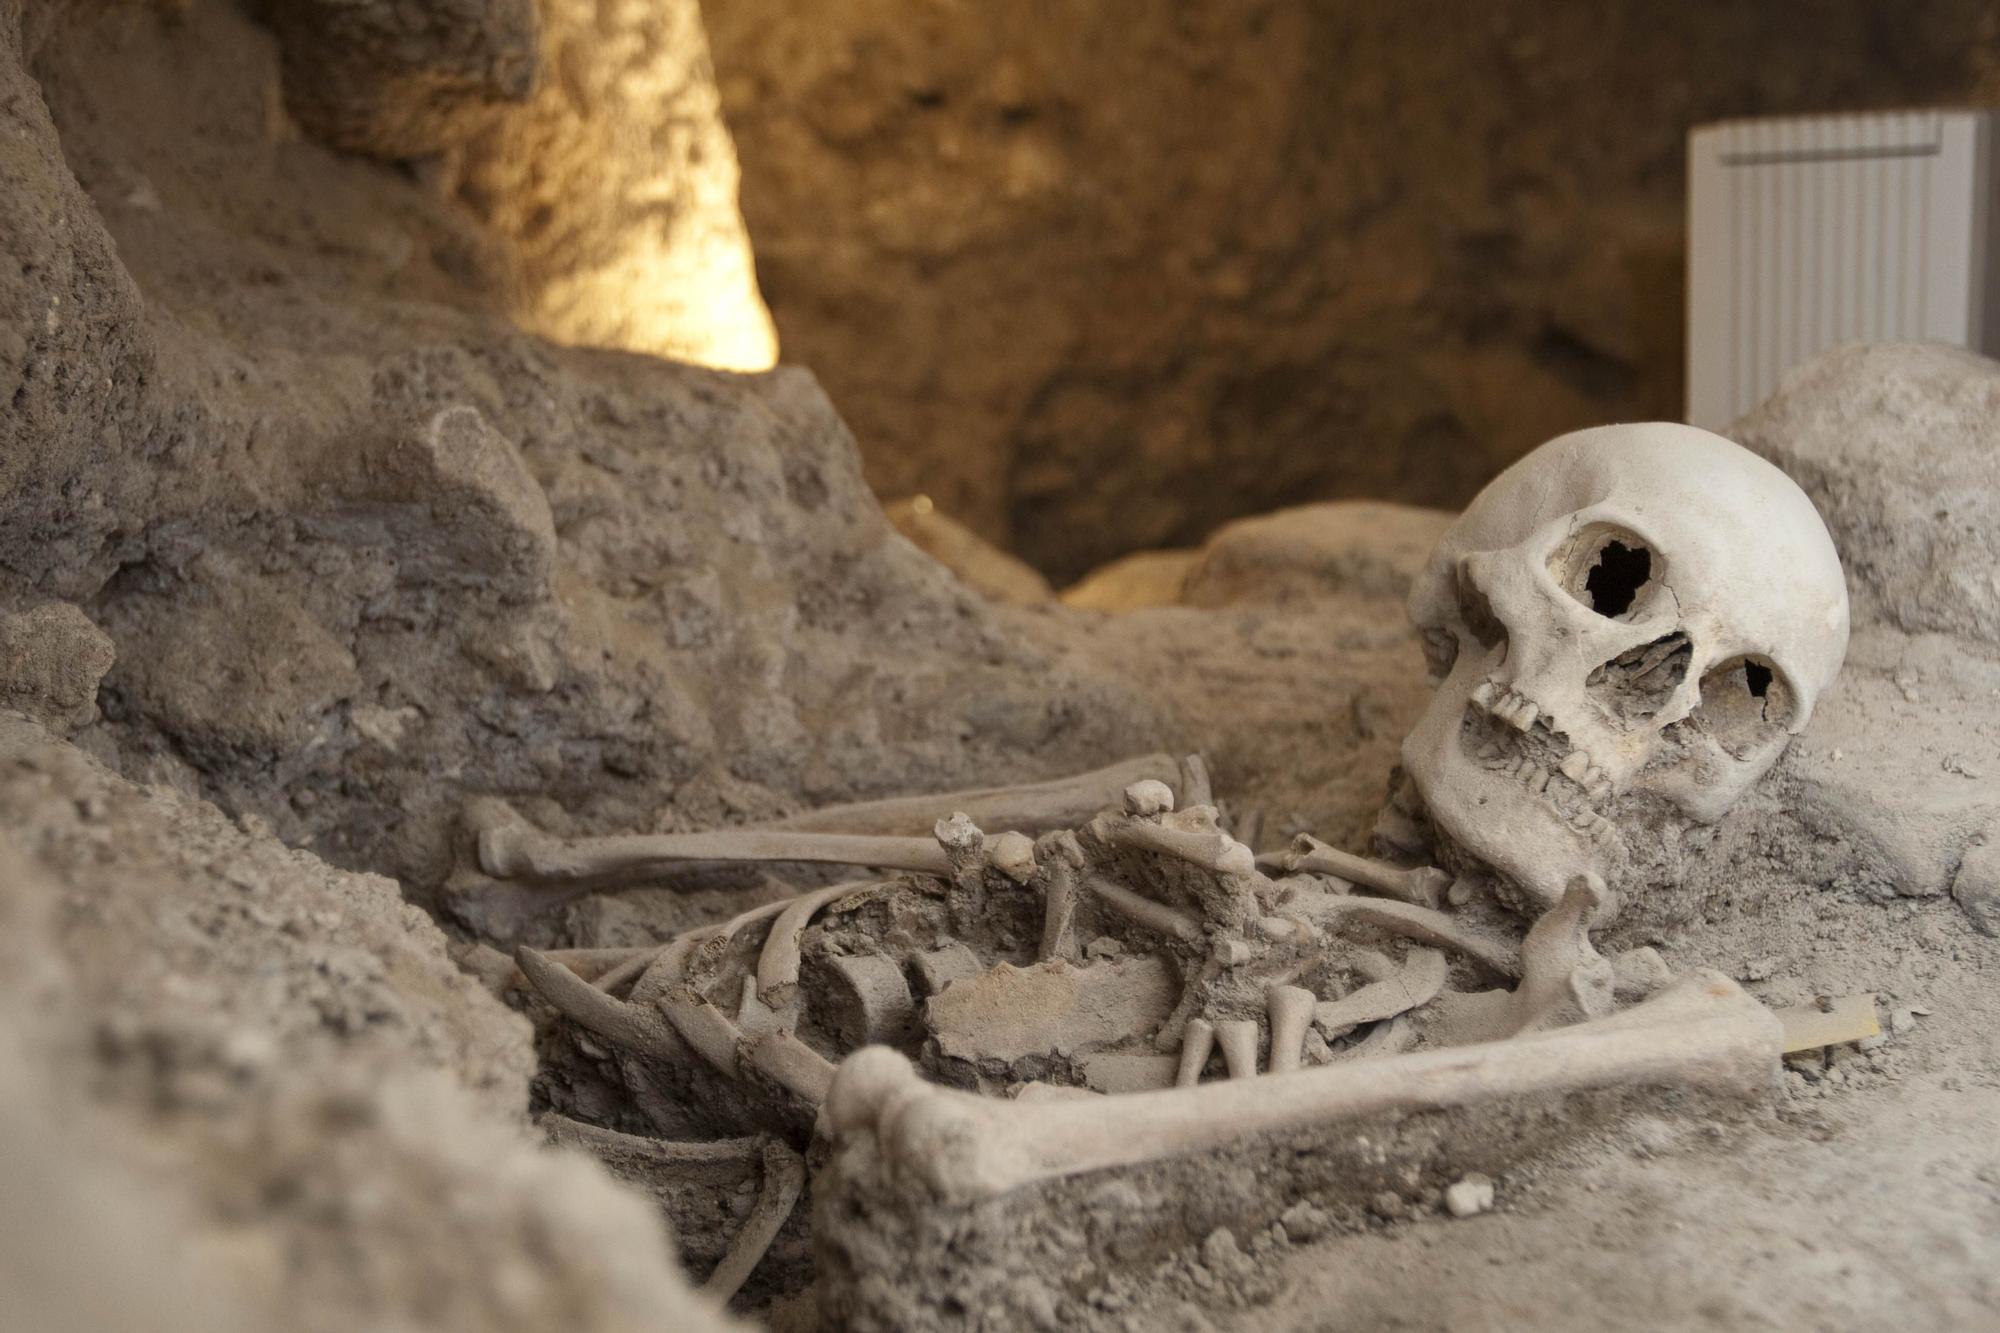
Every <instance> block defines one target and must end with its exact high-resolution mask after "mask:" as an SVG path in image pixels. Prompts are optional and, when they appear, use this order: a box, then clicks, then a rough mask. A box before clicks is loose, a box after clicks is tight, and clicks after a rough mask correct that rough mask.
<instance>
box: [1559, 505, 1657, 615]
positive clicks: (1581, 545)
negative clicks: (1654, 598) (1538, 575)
mask: <svg viewBox="0 0 2000 1333" xmlns="http://www.w3.org/2000/svg"><path fill="white" fill-rule="evenodd" d="M1663 567H1664V566H1663V564H1662V562H1661V560H1660V558H1659V556H1658V555H1657V554H1655V553H1654V551H1653V549H1652V548H1651V547H1650V546H1648V545H1647V544H1646V542H1645V539H1644V538H1642V537H1639V536H1637V535H1636V534H1634V533H1631V532H1628V531H1626V530H1625V529H1624V528H1621V527H1617V526H1616V525H1614V524H1610V523H1593V524H1591V525H1590V526H1588V527H1586V528H1584V529H1582V530H1581V531H1579V532H1577V533H1576V534H1574V535H1573V536H1571V537H1570V538H1569V539H1568V540H1566V541H1564V542H1563V543H1562V545H1560V546H1558V547H1557V548H1556V549H1555V551H1554V552H1553V553H1552V554H1551V555H1550V556H1549V573H1550V574H1551V575H1552V576H1553V577H1554V578H1555V581H1556V582H1557V583H1559V584H1561V585H1562V589H1563V591H1564V592H1566V593H1568V594H1569V595H1570V596H1571V597H1573V598H1575V599H1576V600H1577V601H1579V602H1581V603H1582V604H1583V605H1585V606H1587V607H1589V608H1590V609H1591V610H1592V611H1593V612H1595V613H1596V614H1598V615H1600V616H1603V617H1605V618H1606V619H1607V620H1631V619H1632V618H1633V617H1634V616H1636V615H1637V614H1638V613H1639V612H1640V611H1641V610H1643V609H1644V608H1645V604H1646V602H1647V601H1649V600H1650V594H1651V592H1652V590H1653V589H1654V588H1655V587H1656V586H1658V583H1659V576H1660V573H1661V570H1662V568H1663Z"/></svg>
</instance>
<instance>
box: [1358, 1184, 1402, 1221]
mask: <svg viewBox="0 0 2000 1333" xmlns="http://www.w3.org/2000/svg"><path fill="white" fill-rule="evenodd" d="M1368 1211H1369V1212H1371V1213H1373V1214H1375V1216H1377V1217H1379V1218H1381V1219H1382V1220H1383V1221H1384V1222H1396V1221H1400V1220H1401V1219H1403V1218H1405V1217H1408V1216H1409V1215H1410V1205H1409V1204H1408V1203H1407V1202H1405V1201H1404V1199H1403V1196H1402V1195H1400V1194H1398V1193H1396V1191H1394V1190H1383V1191H1382V1192H1381V1193H1380V1194H1378V1195H1376V1196H1375V1197H1374V1198H1372V1199H1370V1200H1369V1201H1368Z"/></svg>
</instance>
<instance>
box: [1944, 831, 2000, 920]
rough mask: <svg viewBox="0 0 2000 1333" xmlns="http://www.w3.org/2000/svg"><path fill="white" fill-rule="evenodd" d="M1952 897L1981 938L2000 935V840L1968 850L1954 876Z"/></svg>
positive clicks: (1985, 841) (1988, 841) (1988, 839)
mask: <svg viewBox="0 0 2000 1333" xmlns="http://www.w3.org/2000/svg"><path fill="white" fill-rule="evenodd" d="M1951 896H1952V898H1953V899H1954V900H1955V901H1956V902H1957V903H1958V905H1959V906H1960V907H1961V908H1963V909H1964V910H1965V915H1966V916H1967V917H1968V918H1969V919H1970V920H1971V922H1972V924H1973V926H1974V928H1975V929H1977V930H1978V931H1979V933H1980V934H1982V935H2000V838H1994V837H1990V836H1989V837H1987V838H1986V839H1985V840H1983V841H1978V842H1974V843H1972V844H1971V845H1969V846H1968V847H1967V848H1966V849H1965V855H1964V857H1963V858H1962V859H1960V861H1959V863H1958V872H1957V873H1956V874H1954V875H1953V876H1952V880H1951Z"/></svg>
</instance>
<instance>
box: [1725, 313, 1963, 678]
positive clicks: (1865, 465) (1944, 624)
mask: <svg viewBox="0 0 2000 1333" xmlns="http://www.w3.org/2000/svg"><path fill="white" fill-rule="evenodd" d="M1996 402H2000V364H1996V363H1995V362H1993V361H1989V360H1987V359H1986V358H1984V357H1981V356H1977V355H1975V354H1973V353H1971V352H1966V351H1961V350H1959V349H1957V348H1954V347H1947V346H1945V345H1943V344H1941V343H1878V344H1868V345H1851V346H1847V347H1841V348H1837V349H1835V350H1833V351H1831V352H1827V353H1825V354H1824V355H1822V356H1820V357H1818V358H1816V359H1815V360H1813V361H1812V362H1810V363H1809V364H1807V365H1805V366H1802V367H1800V368H1799V369H1797V370H1795V371H1793V372H1792V373H1791V374H1790V375H1788V376H1786V378H1785V381H1784V384H1783V386H1782V387H1781V388H1780V389H1779V390H1778V392H1777V393H1776V394H1775V395H1773V396H1772V398H1771V399H1770V400H1769V401H1767V402H1766V403H1764V405H1763V406H1761V407H1759V408H1757V409H1756V410H1755V411H1754V412H1752V413H1750V415H1749V416H1747V417H1745V418H1744V419H1743V420H1742V421H1740V422H1738V423H1737V424H1736V425H1735V427H1734V428H1733V429H1732V431H1731V435H1732V437H1733V438H1735V439H1737V440H1738V441H1740V442H1741V443H1743V444H1745V445H1747V446H1749V447H1750V448H1752V449H1754V450H1756V451H1757V452H1759V453H1761V454H1763V455H1764V456H1765V457H1766V458H1769V459H1770V460H1771V461H1772V462H1774V463H1776V464H1777V465H1778V466H1779V467H1782V468H1783V469H1784V470H1785V471H1786V472H1788V473H1790V474H1791V476H1792V478H1793V479H1794V480H1795V481H1797V482H1798V483H1799V485H1801V486H1803V487H1804V488H1805V490H1806V493H1807V494H1808V495H1810V496H1811V497H1812V499H1813V503H1814V504H1815V505H1817V506H1818V507H1819V511H1820V513H1821V514H1822V515H1823V516H1824V517H1825V519H1826V522H1827V527H1828V528H1829V529H1830V530H1831V531H1832V533H1833V539H1834V544H1835V545H1836V546H1838V547H1839V548H1840V554H1841V560H1842V563H1843V564H1844V565H1845V566H1846V568H1847V578H1848V584H1849V586H1850V588H1851V589H1852V591H1853V598H1854V619H1855V622H1856V623H1857V624H1861V623H1865V622H1869V621H1885V622H1888V623H1891V624H1894V625H1895V626H1896V627H1897V628H1899V629H1901V630H1903V631H1905V632H1907V633H1922V632H1935V633H1941V634H1950V635H1956V636H1960V637H1964V638H1968V639H1976V640H1979V641H1982V642H1984V643H1988V644H1996V643H2000V574H1996V572H1995V571H1996V570H2000V424H1996V417H1995V404H1996Z"/></svg>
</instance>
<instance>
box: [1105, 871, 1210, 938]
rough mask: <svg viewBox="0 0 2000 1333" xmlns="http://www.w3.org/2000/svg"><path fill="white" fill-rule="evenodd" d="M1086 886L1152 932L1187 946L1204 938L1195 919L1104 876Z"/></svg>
mask: <svg viewBox="0 0 2000 1333" xmlns="http://www.w3.org/2000/svg"><path fill="white" fill-rule="evenodd" d="M1084 884H1085V886H1086V887H1088V888H1089V889H1090V891H1091V892H1092V893H1093V894H1095V895H1096V896H1097V899H1098V901H1100V902H1102V903H1103V904H1104V905H1105V906H1106V907H1109V908H1110V909H1111V910H1112V911H1114V912H1116V913H1118V914H1119V915H1120V916H1122V917H1125V918H1126V919H1127V920H1130V921H1136V922H1138V923H1139V924H1140V925H1142V926H1144V927H1146V929H1148V930H1153V931H1158V932H1159V933H1160V934H1162V935H1169V936H1172V937H1173V938H1174V939H1177V940H1180V941H1182V942H1183V943H1188V944H1192V943H1193V942H1194V941H1195V940H1198V939H1200V938H1201V922H1200V921H1199V920H1198V919H1196V918H1195V917H1194V916H1193V915H1191V914H1190V913H1187V912H1183V911H1181V910H1180V909H1179V908H1177V907H1169V906H1167V905H1166V904H1165V903H1162V902H1155V901H1154V900H1153V899H1151V898H1148V897H1146V896H1145V895H1144V894H1141V893H1135V892H1134V891H1133V890H1131V889H1128V888H1126V887H1125V886H1124V885H1123V884H1119V883H1115V882H1114V881H1112V880H1109V879H1106V878H1105V877H1104V876H1102V875H1091V876H1090V877H1088V878H1087V879H1086V880H1085V881H1084Z"/></svg>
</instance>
